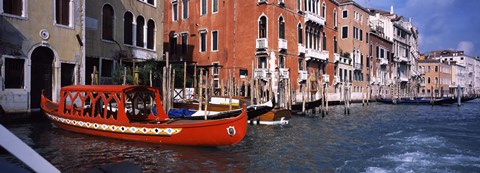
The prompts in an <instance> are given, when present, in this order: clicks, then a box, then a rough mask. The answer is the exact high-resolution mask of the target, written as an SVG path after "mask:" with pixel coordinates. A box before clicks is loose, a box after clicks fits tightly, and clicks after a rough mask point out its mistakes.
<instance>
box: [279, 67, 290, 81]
mask: <svg viewBox="0 0 480 173" xmlns="http://www.w3.org/2000/svg"><path fill="white" fill-rule="evenodd" d="M289 77H290V69H288V68H280V78H282V79H288V78H289Z"/></svg>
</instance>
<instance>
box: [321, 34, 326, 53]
mask: <svg viewBox="0 0 480 173" xmlns="http://www.w3.org/2000/svg"><path fill="white" fill-rule="evenodd" d="M322 36H323V37H322V50H327V35H326V34H325V32H323V33H322Z"/></svg>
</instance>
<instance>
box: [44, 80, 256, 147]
mask: <svg viewBox="0 0 480 173" xmlns="http://www.w3.org/2000/svg"><path fill="white" fill-rule="evenodd" d="M41 108H42V110H43V111H44V113H45V114H46V116H47V117H48V119H49V120H50V121H52V122H53V123H54V124H55V125H57V126H59V127H60V128H63V129H66V130H70V131H75V132H79V133H85V134H91V135H97V136H104V137H111V138H118V139H126V140H135V141H142V142H152V143H160V144H176V145H193V146H222V145H232V144H236V143H238V142H240V141H241V140H242V139H243V138H244V136H245V133H246V126H247V115H246V108H245V106H243V108H242V109H241V111H238V112H236V113H232V114H229V116H226V117H224V118H222V119H215V120H184V119H169V118H168V116H167V115H166V113H165V112H164V110H163V106H162V102H161V99H160V93H159V91H158V89H156V88H152V87H146V86H122V85H72V86H66V87H62V89H61V91H60V101H59V103H55V102H52V101H51V100H49V99H47V98H46V97H45V96H43V95H42V100H41ZM155 112H156V113H155ZM155 114H156V115H155Z"/></svg>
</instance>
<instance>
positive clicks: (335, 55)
mask: <svg viewBox="0 0 480 173" xmlns="http://www.w3.org/2000/svg"><path fill="white" fill-rule="evenodd" d="M333 57H334V59H333V63H337V62H340V54H338V53H333Z"/></svg>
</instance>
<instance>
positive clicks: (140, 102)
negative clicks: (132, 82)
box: [125, 91, 156, 119]
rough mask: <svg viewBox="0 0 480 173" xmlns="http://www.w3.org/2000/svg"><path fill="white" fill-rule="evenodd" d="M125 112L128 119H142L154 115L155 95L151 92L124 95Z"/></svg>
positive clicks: (135, 92)
mask: <svg viewBox="0 0 480 173" xmlns="http://www.w3.org/2000/svg"><path fill="white" fill-rule="evenodd" d="M126 96H127V98H126V101H125V103H126V104H125V111H126V114H127V116H128V117H129V118H130V119H144V118H147V117H148V116H149V115H150V114H152V113H154V112H155V111H154V109H156V107H155V105H156V103H155V93H154V92H152V91H130V92H128V93H127V94H126Z"/></svg>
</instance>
